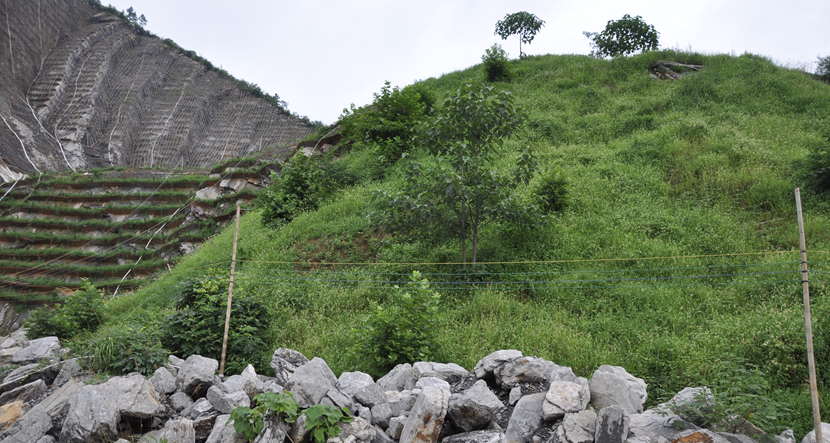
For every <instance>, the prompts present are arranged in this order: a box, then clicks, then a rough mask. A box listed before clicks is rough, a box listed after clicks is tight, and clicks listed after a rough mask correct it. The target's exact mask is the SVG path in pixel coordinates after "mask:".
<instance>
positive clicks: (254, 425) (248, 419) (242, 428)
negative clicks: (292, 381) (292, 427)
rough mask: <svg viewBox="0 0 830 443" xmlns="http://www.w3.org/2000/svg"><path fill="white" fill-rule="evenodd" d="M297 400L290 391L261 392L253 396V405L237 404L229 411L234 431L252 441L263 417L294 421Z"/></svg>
mask: <svg viewBox="0 0 830 443" xmlns="http://www.w3.org/2000/svg"><path fill="white" fill-rule="evenodd" d="M299 409H300V408H299V406H297V401H296V400H294V395H293V394H291V393H290V392H283V393H275V392H263V393H262V394H258V395H257V396H256V397H254V407H253V408H249V407H247V406H239V407H236V408H234V409H233V411H231V417H230V419H231V420H233V428H234V429H235V430H236V432H238V433H240V434H242V435H244V436H245V438H247V439H248V441H253V439H255V438H256V437H257V436H258V435H259V433H260V432H262V427H263V426H264V425H265V419H266V418H270V417H272V416H273V417H278V418H281V419H282V420H284V421H285V422H286V423H294V422H295V421H297V417H298V416H299V415H300V413H299Z"/></svg>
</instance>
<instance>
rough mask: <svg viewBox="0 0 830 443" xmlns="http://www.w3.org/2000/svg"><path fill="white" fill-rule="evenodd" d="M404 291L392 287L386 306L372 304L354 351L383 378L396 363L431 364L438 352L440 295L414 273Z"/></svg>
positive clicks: (359, 331) (360, 329)
mask: <svg viewBox="0 0 830 443" xmlns="http://www.w3.org/2000/svg"><path fill="white" fill-rule="evenodd" d="M410 280H411V281H410V282H409V283H407V286H406V288H405V289H404V288H400V287H398V286H395V292H394V293H393V294H392V295H391V296H390V298H389V301H388V302H387V303H386V304H385V305H379V304H373V306H372V313H371V314H368V315H366V316H365V317H364V318H363V320H362V323H361V325H360V327H359V328H356V329H353V330H352V334H353V335H354V337H355V344H354V349H355V350H356V352H358V353H359V354H361V355H362V356H363V358H364V359H365V361H366V362H367V365H368V366H369V367H370V368H371V371H373V372H374V374H373V375H382V374H384V373H386V372H387V371H388V370H389V369H392V367H394V366H395V365H397V364H401V363H407V362H415V361H431V360H430V359H431V358H432V357H433V356H434V355H435V353H436V352H437V350H438V342H437V336H438V329H439V326H440V324H441V314H440V304H441V295H440V294H438V293H437V292H435V291H433V290H431V289H430V288H429V281H428V280H427V279H426V278H424V277H421V274H420V273H419V272H418V271H413V272H412V275H411V276H410Z"/></svg>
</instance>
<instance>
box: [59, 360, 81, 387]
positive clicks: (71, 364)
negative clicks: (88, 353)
mask: <svg viewBox="0 0 830 443" xmlns="http://www.w3.org/2000/svg"><path fill="white" fill-rule="evenodd" d="M81 375H84V369H83V368H82V367H81V365H80V363H78V359H76V358H72V359H69V360H67V361H65V362H64V363H63V365H62V366H61V370H60V372H58V376H57V377H55V381H54V382H52V384H53V385H55V386H63V385H64V384H66V382H68V381H69V380H70V379H72V378H76V377H79V376H81Z"/></svg>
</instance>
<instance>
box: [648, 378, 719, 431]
mask: <svg viewBox="0 0 830 443" xmlns="http://www.w3.org/2000/svg"><path fill="white" fill-rule="evenodd" d="M714 408H715V396H714V395H713V394H712V391H711V390H710V389H709V388H708V387H706V386H703V387H698V388H684V389H683V390H682V391H680V392H678V393H677V394H675V395H674V397H672V399H671V400H669V401H667V402H666V403H663V404H660V405H658V406H657V408H656V409H659V410H662V411H671V412H673V413H674V414H677V415H678V416H679V417H680V418H682V419H683V420H685V421H691V422H697V421H700V419H701V418H704V417H708V416H711V415H712V414H713V413H714Z"/></svg>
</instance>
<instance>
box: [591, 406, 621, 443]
mask: <svg viewBox="0 0 830 443" xmlns="http://www.w3.org/2000/svg"><path fill="white" fill-rule="evenodd" d="M628 421H629V418H628V413H627V412H626V410H625V409H624V408H622V407H621V406H618V405H611V406H606V407H604V408H602V409H600V411H599V414H597V428H596V432H595V433H594V440H595V441H596V442H597V443H625V440H626V439H627V438H628Z"/></svg>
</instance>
